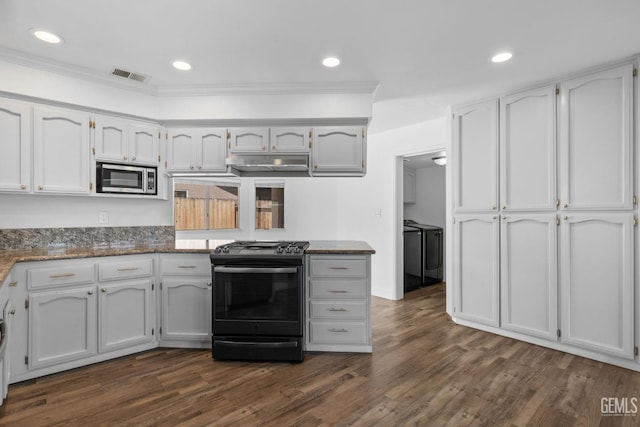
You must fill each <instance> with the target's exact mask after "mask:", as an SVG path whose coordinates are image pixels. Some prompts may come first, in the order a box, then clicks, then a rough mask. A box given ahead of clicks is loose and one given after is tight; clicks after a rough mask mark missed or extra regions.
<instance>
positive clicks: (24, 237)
mask: <svg viewBox="0 0 640 427" xmlns="http://www.w3.org/2000/svg"><path fill="white" fill-rule="evenodd" d="M174 239H175V227H173V226H148V227H81V228H5V229H0V250H8V249H19V250H20V249H40V248H63V247H107V246H111V247H114V246H116V247H117V246H127V245H134V244H139V243H145V244H162V243H167V242H172V241H173V240H174Z"/></svg>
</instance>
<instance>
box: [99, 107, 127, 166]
mask: <svg viewBox="0 0 640 427" xmlns="http://www.w3.org/2000/svg"><path fill="white" fill-rule="evenodd" d="M95 123H96V124H95V131H94V133H93V138H94V147H95V155H96V159H97V160H107V161H114V162H123V161H126V160H127V156H128V154H129V151H128V145H127V122H126V121H124V120H119V119H113V118H110V117H98V118H97V119H96V121H95Z"/></svg>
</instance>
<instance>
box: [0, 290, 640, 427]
mask: <svg viewBox="0 0 640 427" xmlns="http://www.w3.org/2000/svg"><path fill="white" fill-rule="evenodd" d="M444 310H445V308H444V286H443V285H435V286H431V287H428V288H424V289H419V290H416V291H413V292H410V293H409V294H408V295H407V297H406V299H405V300H403V301H387V300H383V299H380V298H374V302H373V335H374V347H373V348H374V353H373V354H340V353H308V354H307V356H306V359H305V361H304V362H303V363H301V364H289V363H256V362H253V363H247V362H214V361H212V360H211V357H210V353H209V351H206V350H184V349H156V350H152V351H148V352H145V353H141V354H137V355H132V356H128V357H123V358H120V359H117V360H112V361H108V362H104V363H99V364H96V365H92V366H89V367H85V368H79V369H76V370H73V371H69V372H64V373H60V374H55V375H50V376H48V377H44V378H39V379H36V380H31V381H26V382H24V383H20V384H15V385H12V386H10V389H9V398H8V400H7V401H6V404H5V405H4V406H3V407H2V408H1V409H0V425H16V426H29V427H31V426H43V425H47V426H49V425H59V426H62V425H64V426H69V425H78V426H96V425H130V426H144V425H154V426H155V425H159V426H175V425H182V426H201V425H234V426H246V425H269V426H290V425H300V426H332V425H362V426H371V425H380V426H397V425H400V426H404V425H419V426H501V425H504V426H512V425H514V426H525V425H536V426H538V425H540V426H563V427H564V426H573V425H579V426H620V425H623V426H624V425H628V426H632V425H638V423H640V417H639V416H638V415H634V416H603V415H602V411H601V399H602V398H603V397H605V398H606V397H617V398H619V399H621V398H628V399H631V398H632V397H640V373H636V372H632V371H629V370H626V369H622V368H617V367H614V366H610V365H606V364H603V363H599V362H595V361H592V360H588V359H584V358H581V357H577V356H572V355H569V354H565V353H561V352H557V351H554V350H549V349H545V348H542V347H537V346H534V345H530V344H526V343H523V342H519V341H515V340H512V339H508V338H503V337H500V336H495V335H492V334H488V333H484V332H480V331H476V330H474V329H470V328H465V327H462V326H457V325H455V324H454V323H453V322H452V321H451V320H450V319H449V317H448V316H447V315H446V314H445V312H444ZM638 406H640V402H638ZM630 408H631V409H632V408H633V407H632V406H630Z"/></svg>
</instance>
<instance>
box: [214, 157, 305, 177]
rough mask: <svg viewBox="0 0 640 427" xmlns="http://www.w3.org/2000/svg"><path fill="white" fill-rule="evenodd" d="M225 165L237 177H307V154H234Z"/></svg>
mask: <svg viewBox="0 0 640 427" xmlns="http://www.w3.org/2000/svg"><path fill="white" fill-rule="evenodd" d="M225 164H226V165H227V168H228V170H229V172H230V173H232V174H234V175H238V176H309V155H308V154H287V155H280V154H270V155H264V154H260V155H252V154H241V155H237V154H235V155H231V156H229V157H227V159H226V161H225Z"/></svg>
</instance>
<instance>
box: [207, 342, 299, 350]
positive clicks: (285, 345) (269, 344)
mask: <svg viewBox="0 0 640 427" xmlns="http://www.w3.org/2000/svg"><path fill="white" fill-rule="evenodd" d="M215 342H216V345H218V346H222V347H232V348H233V347H235V348H248V347H251V348H297V347H298V342H297V341H279V342H256V341H227V340H215Z"/></svg>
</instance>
